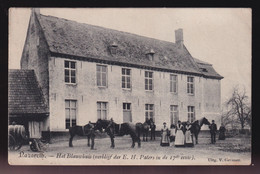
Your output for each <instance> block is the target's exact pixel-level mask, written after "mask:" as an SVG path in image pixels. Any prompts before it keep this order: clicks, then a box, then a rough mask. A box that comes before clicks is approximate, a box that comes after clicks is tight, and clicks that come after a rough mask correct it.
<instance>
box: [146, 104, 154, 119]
mask: <svg viewBox="0 0 260 174" xmlns="http://www.w3.org/2000/svg"><path fill="white" fill-rule="evenodd" d="M151 106H152V109H151ZM146 113H147V114H146ZM151 113H152V117H151ZM146 115H147V117H146ZM150 118H152V119H153V122H154V123H155V117H154V104H145V121H146V120H147V119H148V120H149V119H150Z"/></svg>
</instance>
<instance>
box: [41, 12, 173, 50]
mask: <svg viewBox="0 0 260 174" xmlns="http://www.w3.org/2000/svg"><path fill="white" fill-rule="evenodd" d="M40 15H41V16H44V17H51V18H57V19H62V20H64V21H69V22H75V23H78V24H81V25H87V26H90V27H96V28H101V29H106V30H110V31H114V32H120V33H124V34H129V35H132V36H138V37H143V38H147V39H152V40H156V41H161V42H165V43H169V44H173V45H174V46H176V43H175V42H170V41H166V40H162V39H157V38H153V37H148V36H143V35H139V34H135V33H130V32H127V31H121V30H117V29H112V28H107V27H103V26H98V25H93V24H88V23H84V22H78V21H74V20H70V19H66V18H61V17H56V16H51V15H43V14H40Z"/></svg>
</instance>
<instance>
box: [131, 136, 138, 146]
mask: <svg viewBox="0 0 260 174" xmlns="http://www.w3.org/2000/svg"><path fill="white" fill-rule="evenodd" d="M139 139H140V138H139ZM131 147H132V148H134V147H135V140H134V138H133V137H132V146H131Z"/></svg>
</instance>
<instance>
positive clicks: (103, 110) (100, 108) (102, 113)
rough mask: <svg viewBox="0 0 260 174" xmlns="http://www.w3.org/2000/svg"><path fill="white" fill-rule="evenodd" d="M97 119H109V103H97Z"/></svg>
mask: <svg viewBox="0 0 260 174" xmlns="http://www.w3.org/2000/svg"><path fill="white" fill-rule="evenodd" d="M97 118H98V119H102V120H106V119H107V102H97Z"/></svg>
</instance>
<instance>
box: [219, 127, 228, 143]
mask: <svg viewBox="0 0 260 174" xmlns="http://www.w3.org/2000/svg"><path fill="white" fill-rule="evenodd" d="M225 132H226V128H225V127H224V126H220V128H219V137H218V139H219V140H225V139H226V135H225Z"/></svg>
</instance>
